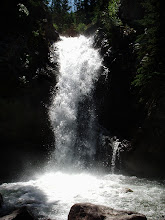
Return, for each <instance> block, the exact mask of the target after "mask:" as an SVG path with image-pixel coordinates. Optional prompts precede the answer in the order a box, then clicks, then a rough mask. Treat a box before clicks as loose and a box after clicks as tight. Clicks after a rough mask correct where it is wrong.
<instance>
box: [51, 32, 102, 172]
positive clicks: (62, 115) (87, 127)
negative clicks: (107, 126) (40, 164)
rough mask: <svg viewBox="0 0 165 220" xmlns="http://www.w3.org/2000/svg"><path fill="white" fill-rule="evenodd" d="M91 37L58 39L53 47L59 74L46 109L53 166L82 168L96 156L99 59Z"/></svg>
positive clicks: (100, 61)
mask: <svg viewBox="0 0 165 220" xmlns="http://www.w3.org/2000/svg"><path fill="white" fill-rule="evenodd" d="M92 45H93V40H92V38H87V37H85V36H79V37H70V38H66V37H61V40H60V41H59V42H57V43H56V44H54V51H55V59H57V60H58V65H59V75H58V83H57V84H56V92H55V95H54V96H53V101H52V105H51V107H50V110H49V115H50V120H51V124H52V128H53V130H54V135H55V151H54V153H53V155H52V160H53V161H54V162H55V163H56V166H60V168H61V167H71V166H75V167H83V166H85V165H86V163H88V166H89V162H91V161H93V160H94V156H95V153H96V140H97V132H96V125H95V121H96V113H95V103H94V101H93V91H94V88H95V83H96V81H97V80H98V77H99V69H100V67H101V65H102V64H101V63H102V60H101V57H100V55H99V52H98V50H96V49H94V48H93V47H92Z"/></svg>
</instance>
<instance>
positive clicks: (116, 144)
mask: <svg viewBox="0 0 165 220" xmlns="http://www.w3.org/2000/svg"><path fill="white" fill-rule="evenodd" d="M113 139H115V140H113V142H112V159H111V172H112V173H114V172H115V166H116V159H117V157H119V146H120V143H121V142H120V141H119V139H116V137H113Z"/></svg>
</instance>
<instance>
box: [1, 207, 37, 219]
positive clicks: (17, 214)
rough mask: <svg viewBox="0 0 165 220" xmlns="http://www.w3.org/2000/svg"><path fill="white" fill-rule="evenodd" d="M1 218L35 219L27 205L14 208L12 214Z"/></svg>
mask: <svg viewBox="0 0 165 220" xmlns="http://www.w3.org/2000/svg"><path fill="white" fill-rule="evenodd" d="M0 219H1V220H13V219H14V220H22V219H23V220H34V219H35V218H34V217H33V216H32V215H31V214H30V213H29V211H28V209H27V208H26V207H22V208H20V209H17V210H14V211H13V212H12V213H11V214H9V215H5V216H3V217H1V218H0Z"/></svg>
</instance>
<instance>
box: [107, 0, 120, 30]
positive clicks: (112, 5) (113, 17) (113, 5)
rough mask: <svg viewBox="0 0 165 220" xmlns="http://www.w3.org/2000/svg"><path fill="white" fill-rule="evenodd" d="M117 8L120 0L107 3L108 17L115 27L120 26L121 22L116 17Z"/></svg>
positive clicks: (111, 0)
mask: <svg viewBox="0 0 165 220" xmlns="http://www.w3.org/2000/svg"><path fill="white" fill-rule="evenodd" d="M119 7H120V0H110V1H109V5H108V13H109V17H110V19H111V20H112V21H113V23H114V24H115V25H116V26H118V25H121V24H122V22H121V20H120V19H119V17H118V11H119Z"/></svg>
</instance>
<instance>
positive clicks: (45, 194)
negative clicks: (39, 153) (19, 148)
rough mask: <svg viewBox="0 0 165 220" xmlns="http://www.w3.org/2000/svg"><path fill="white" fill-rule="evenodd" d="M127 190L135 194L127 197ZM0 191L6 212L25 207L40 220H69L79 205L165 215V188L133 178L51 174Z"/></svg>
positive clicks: (147, 214) (11, 184)
mask: <svg viewBox="0 0 165 220" xmlns="http://www.w3.org/2000/svg"><path fill="white" fill-rule="evenodd" d="M126 188H129V189H131V190H132V191H133V192H128V193H126V190H125V189H126ZM0 191H1V193H2V194H3V196H4V201H5V206H6V208H8V209H9V208H10V207H11V206H12V205H15V206H18V207H20V206H23V205H25V204H26V205H27V206H28V207H29V209H30V210H31V211H32V212H33V213H34V214H35V215H36V216H37V217H38V219H39V218H48V217H49V218H51V219H58V220H67V216H68V213H69V210H70V208H71V206H72V205H73V204H75V203H78V202H91V203H94V204H100V205H107V206H110V207H112V208H115V209H124V210H131V211H136V212H140V213H143V214H145V215H146V216H147V217H148V218H149V219H155V220H158V219H162V216H164V215H165V187H164V185H163V184H161V183H159V182H156V181H149V180H146V179H139V178H137V177H134V176H133V177H128V176H123V175H115V174H108V175H106V174H104V175H102V174H100V175H99V174H97V175H92V174H90V173H79V174H78V173H77V174H74V173H72V174H69V173H61V172H50V173H45V174H44V175H41V176H38V177H37V178H36V179H35V180H31V181H29V182H18V183H10V184H3V185H1V186H0Z"/></svg>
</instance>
